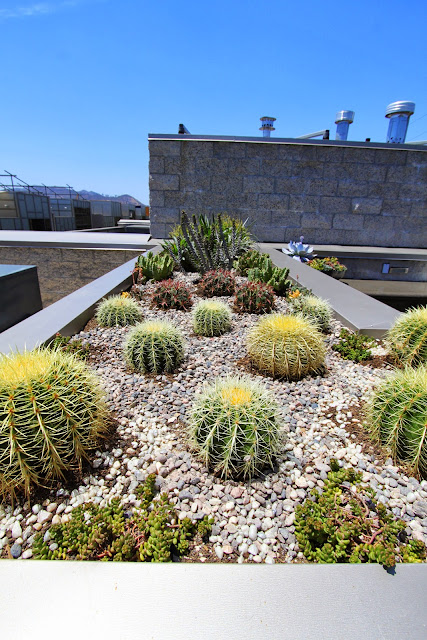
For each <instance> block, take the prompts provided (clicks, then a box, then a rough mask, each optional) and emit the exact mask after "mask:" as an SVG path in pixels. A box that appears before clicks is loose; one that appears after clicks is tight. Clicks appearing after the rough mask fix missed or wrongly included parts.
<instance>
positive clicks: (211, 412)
mask: <svg viewBox="0 0 427 640" xmlns="http://www.w3.org/2000/svg"><path fill="white" fill-rule="evenodd" d="M189 424H190V426H189V433H190V440H191V444H192V446H193V449H194V450H195V452H196V454H197V455H198V456H199V457H200V458H201V459H202V460H203V462H204V463H205V464H206V465H208V466H209V467H211V468H212V469H213V470H214V472H215V473H219V474H221V476H222V477H224V478H230V477H235V478H236V477H242V478H251V477H252V476H253V475H254V474H256V473H258V472H259V471H261V470H262V469H264V468H265V467H266V466H272V464H273V461H274V458H275V456H276V455H277V453H278V451H279V450H280V447H281V424H280V420H279V416H278V407H277V404H276V402H275V401H274V399H273V397H272V396H271V394H270V393H269V392H268V391H267V389H265V388H264V387H263V386H261V385H260V384H258V383H256V382H254V381H252V380H251V379H250V378H247V377H236V376H232V377H227V378H223V379H219V380H217V381H216V382H215V383H213V384H211V385H208V386H207V387H206V388H205V389H204V391H203V392H202V393H201V394H200V396H199V397H198V398H197V399H196V401H195V403H194V405H193V409H192V412H191V416H190V423H189Z"/></svg>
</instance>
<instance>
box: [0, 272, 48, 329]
mask: <svg viewBox="0 0 427 640" xmlns="http://www.w3.org/2000/svg"><path fill="white" fill-rule="evenodd" d="M0 309H1V313H0V332H1V331H5V330H6V329H9V328H10V327H13V326H14V325H15V324H17V323H18V322H21V320H25V318H28V317H29V316H32V315H33V313H37V311H40V310H41V309H42V301H41V297H40V288H39V279H38V276H37V267H33V266H25V265H12V264H0Z"/></svg>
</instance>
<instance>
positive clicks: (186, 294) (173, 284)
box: [152, 279, 193, 311]
mask: <svg viewBox="0 0 427 640" xmlns="http://www.w3.org/2000/svg"><path fill="white" fill-rule="evenodd" d="M152 301H153V303H154V304H155V305H156V307H159V309H163V310H165V309H179V310H180V311H187V309H189V308H190V307H191V305H192V304H193V299H192V297H191V291H190V289H189V288H188V287H187V285H186V284H185V283H184V282H179V281H178V280H172V279H170V280H164V282H160V283H159V284H158V285H157V287H156V289H155V291H154V293H153V295H152Z"/></svg>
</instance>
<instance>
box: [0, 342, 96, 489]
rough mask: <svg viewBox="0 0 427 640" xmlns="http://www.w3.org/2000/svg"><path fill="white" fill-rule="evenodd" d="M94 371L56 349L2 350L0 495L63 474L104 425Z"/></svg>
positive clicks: (84, 453) (77, 461)
mask: <svg viewBox="0 0 427 640" xmlns="http://www.w3.org/2000/svg"><path fill="white" fill-rule="evenodd" d="M105 419H106V405H105V403H104V400H103V393H102V391H101V388H100V386H99V383H98V380H97V378H96V377H95V375H94V374H93V373H92V372H91V371H90V370H89V369H88V368H87V367H86V365H85V364H84V362H82V360H81V359H80V358H78V357H77V356H76V355H73V354H70V353H64V352H63V351H60V350H58V349H56V350H55V349H48V348H39V349H37V350H35V351H27V352H24V353H14V354H11V355H8V356H5V355H4V356H2V355H0V494H7V493H10V494H12V495H13V494H14V493H15V491H16V490H21V489H23V490H24V491H25V492H26V493H28V492H29V490H30V487H31V486H32V485H40V484H45V483H46V482H49V481H50V480H53V479H59V478H61V477H62V476H63V475H64V473H65V472H67V471H69V470H72V469H73V468H75V467H78V466H80V465H81V462H82V460H83V459H84V458H87V456H88V452H89V451H90V450H91V449H92V448H94V447H95V446H96V444H97V441H98V440H99V439H100V438H101V436H102V435H103V432H104V429H105Z"/></svg>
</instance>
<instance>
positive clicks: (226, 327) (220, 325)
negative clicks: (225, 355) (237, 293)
mask: <svg viewBox="0 0 427 640" xmlns="http://www.w3.org/2000/svg"><path fill="white" fill-rule="evenodd" d="M230 327H231V311H230V307H229V306H228V305H226V304H224V302H220V301H219V300H202V301H200V302H199V303H198V304H197V305H196V307H195V309H194V311H193V328H194V333H197V334H198V335H201V336H221V335H222V334H223V333H226V332H227V331H230Z"/></svg>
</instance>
